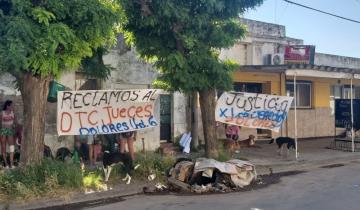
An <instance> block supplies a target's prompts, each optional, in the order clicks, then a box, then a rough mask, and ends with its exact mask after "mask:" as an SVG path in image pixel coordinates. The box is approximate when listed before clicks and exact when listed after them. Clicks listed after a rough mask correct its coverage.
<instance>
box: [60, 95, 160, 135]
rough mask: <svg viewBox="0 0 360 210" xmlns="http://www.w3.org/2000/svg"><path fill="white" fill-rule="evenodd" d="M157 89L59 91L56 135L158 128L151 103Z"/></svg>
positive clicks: (152, 103) (153, 101)
mask: <svg viewBox="0 0 360 210" xmlns="http://www.w3.org/2000/svg"><path fill="white" fill-rule="evenodd" d="M159 93H160V90H156V89H139V90H83V91H59V92H58V105H57V130H58V134H59V135H95V134H112V133H122V132H126V131H134V130H141V129H146V128H152V127H156V126H158V122H157V121H156V119H155V117H154V104H155V100H156V99H157V97H158V95H159Z"/></svg>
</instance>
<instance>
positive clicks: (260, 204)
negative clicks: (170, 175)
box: [88, 163, 360, 210]
mask: <svg viewBox="0 0 360 210" xmlns="http://www.w3.org/2000/svg"><path fill="white" fill-rule="evenodd" d="M88 209H92V210H95V209H102V210H103V209H124V210H132V209H153V210H162V209H166V210H168V209H179V210H180V209H181V210H186V209H188V210H195V209H196V210H198V209H206V210H216V209H219V210H226V209H236V210H260V209H263V210H271V209H274V210H283V209H284V210H285V209H286V210H287V209H289V210H290V209H291V210H297V209H299V210H307V209H314V210H315V209H316V210H321V209H326V210H331V209H334V210H335V209H336V210H351V209H360V164H359V163H351V164H348V165H345V166H342V167H336V168H319V169H316V170H312V171H309V172H306V173H303V174H298V175H294V176H288V177H283V178H282V179H281V182H280V183H278V184H274V185H271V186H269V187H267V188H263V189H260V190H256V191H250V192H241V193H240V192H239V193H230V194H216V195H206V196H172V195H166V196H146V195H141V196H134V197H130V198H125V200H124V201H121V202H118V203H112V204H109V205H105V206H98V207H94V208H88Z"/></svg>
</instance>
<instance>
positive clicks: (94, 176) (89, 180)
mask: <svg viewBox="0 0 360 210" xmlns="http://www.w3.org/2000/svg"><path fill="white" fill-rule="evenodd" d="M83 186H84V188H85V190H96V191H99V190H104V189H105V188H106V185H105V184H104V182H103V175H102V174H101V173H99V172H98V171H94V172H89V173H88V174H85V175H84V177H83Z"/></svg>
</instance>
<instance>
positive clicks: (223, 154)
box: [216, 140, 232, 162]
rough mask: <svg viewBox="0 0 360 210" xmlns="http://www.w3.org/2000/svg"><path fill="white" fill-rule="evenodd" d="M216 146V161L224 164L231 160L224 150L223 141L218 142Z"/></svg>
mask: <svg viewBox="0 0 360 210" xmlns="http://www.w3.org/2000/svg"><path fill="white" fill-rule="evenodd" d="M217 146H218V157H217V158H216V160H217V161H220V162H226V161H228V160H230V159H231V158H232V157H231V155H230V154H229V152H228V151H226V150H225V148H224V142H223V140H221V141H218V145H217Z"/></svg>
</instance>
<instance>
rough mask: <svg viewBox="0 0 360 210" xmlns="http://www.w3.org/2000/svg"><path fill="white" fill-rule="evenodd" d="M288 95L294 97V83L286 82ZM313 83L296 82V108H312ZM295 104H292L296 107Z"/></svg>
mask: <svg viewBox="0 0 360 210" xmlns="http://www.w3.org/2000/svg"><path fill="white" fill-rule="evenodd" d="M286 95H287V96H293V97H294V81H286ZM311 97H312V83H311V82H310V81H296V107H298V108H311V99H312V98H311ZM294 102H295V100H294V101H293V103H292V104H291V106H292V107H294V105H295V104H294Z"/></svg>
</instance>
